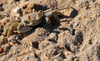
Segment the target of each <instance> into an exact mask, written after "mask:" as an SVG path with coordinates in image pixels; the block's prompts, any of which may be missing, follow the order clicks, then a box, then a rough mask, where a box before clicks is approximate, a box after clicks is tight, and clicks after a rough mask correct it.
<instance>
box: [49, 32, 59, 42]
mask: <svg viewBox="0 0 100 61" xmlns="http://www.w3.org/2000/svg"><path fill="white" fill-rule="evenodd" d="M57 39H58V36H57V34H56V33H51V34H50V36H49V37H48V41H53V42H57Z"/></svg>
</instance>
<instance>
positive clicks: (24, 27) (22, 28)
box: [17, 22, 32, 33]
mask: <svg viewBox="0 0 100 61" xmlns="http://www.w3.org/2000/svg"><path fill="white" fill-rule="evenodd" d="M31 29H32V28H31V27H26V26H24V24H23V23H22V22H21V23H19V25H18V27H17V30H18V31H19V32H20V33H25V32H28V31H30V30H31Z"/></svg>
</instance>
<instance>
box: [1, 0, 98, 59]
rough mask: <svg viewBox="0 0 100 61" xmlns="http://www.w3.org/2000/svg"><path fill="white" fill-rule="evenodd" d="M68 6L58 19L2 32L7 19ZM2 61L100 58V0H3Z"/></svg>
mask: <svg viewBox="0 0 100 61" xmlns="http://www.w3.org/2000/svg"><path fill="white" fill-rule="evenodd" d="M16 7H17V8H16ZM65 7H66V9H63V10H60V11H59V12H61V13H62V14H63V16H59V18H60V22H59V23H56V21H53V20H54V19H51V20H52V21H53V22H52V24H51V25H48V26H45V25H44V26H38V27H36V28H33V30H31V31H29V32H27V33H23V34H22V33H21V34H20V33H17V32H12V34H11V35H10V37H9V38H8V39H6V36H4V35H3V31H4V30H3V29H4V26H5V25H6V24H7V23H8V22H12V21H15V20H18V19H20V18H21V17H22V16H24V15H27V14H28V13H32V12H34V11H39V10H42V11H45V10H48V9H60V8H65ZM14 10H15V11H14ZM16 10H17V11H16ZM0 61H100V0H44V1H43V0H0Z"/></svg>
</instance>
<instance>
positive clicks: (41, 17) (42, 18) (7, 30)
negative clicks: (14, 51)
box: [3, 8, 65, 38]
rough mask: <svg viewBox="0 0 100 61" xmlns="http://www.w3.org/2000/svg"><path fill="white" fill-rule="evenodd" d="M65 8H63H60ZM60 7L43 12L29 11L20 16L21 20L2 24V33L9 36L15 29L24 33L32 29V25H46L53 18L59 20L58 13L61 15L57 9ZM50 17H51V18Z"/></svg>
mask: <svg viewBox="0 0 100 61" xmlns="http://www.w3.org/2000/svg"><path fill="white" fill-rule="evenodd" d="M62 9H65V8H62ZM62 9H55V10H46V11H43V12H33V13H29V14H27V15H25V16H23V17H22V18H21V20H17V21H13V22H9V23H7V24H6V25H5V26H4V29H3V34H4V35H7V38H9V36H10V34H11V33H12V32H13V31H14V30H17V31H18V32H19V33H26V32H28V31H30V30H31V29H33V28H32V27H35V26H38V25H41V24H42V25H44V24H45V25H48V24H50V23H51V22H52V21H53V19H55V20H57V21H60V19H59V17H58V15H62V14H61V13H60V12H58V10H62ZM51 18H52V19H51Z"/></svg>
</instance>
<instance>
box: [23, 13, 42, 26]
mask: <svg viewBox="0 0 100 61" xmlns="http://www.w3.org/2000/svg"><path fill="white" fill-rule="evenodd" d="M27 17H30V18H27ZM27 20H29V22H25V21H27ZM42 20H43V14H42V13H40V12H33V13H30V14H27V15H25V16H23V17H22V18H21V21H22V22H23V23H24V22H25V25H26V26H37V25H38V24H39V23H41V22H42ZM30 23H32V24H30ZM29 24H30V25H29Z"/></svg>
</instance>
